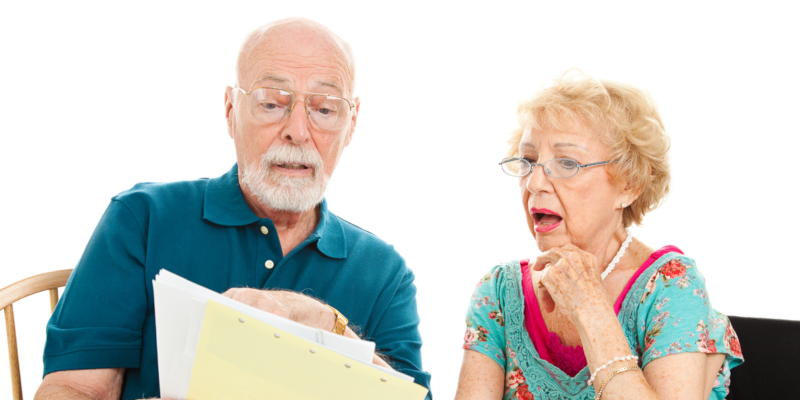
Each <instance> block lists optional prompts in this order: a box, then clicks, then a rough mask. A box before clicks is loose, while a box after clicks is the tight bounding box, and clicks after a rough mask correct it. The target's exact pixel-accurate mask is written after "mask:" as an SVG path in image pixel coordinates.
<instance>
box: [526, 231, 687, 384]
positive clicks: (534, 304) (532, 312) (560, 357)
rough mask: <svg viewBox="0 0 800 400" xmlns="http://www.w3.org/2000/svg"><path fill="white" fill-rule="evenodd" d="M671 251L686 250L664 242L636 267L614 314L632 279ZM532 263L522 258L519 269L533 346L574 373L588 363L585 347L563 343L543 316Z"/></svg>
mask: <svg viewBox="0 0 800 400" xmlns="http://www.w3.org/2000/svg"><path fill="white" fill-rule="evenodd" d="M669 252H675V253H681V254H683V252H682V251H681V250H680V249H679V248H677V247H675V246H664V247H662V248H660V249H658V250H656V251H655V252H653V254H650V257H649V258H648V259H647V261H645V262H644V264H642V266H641V267H639V269H638V270H636V273H634V274H633V276H631V279H630V280H628V284H627V285H625V288H624V289H622V293H620V295H619V297H618V298H617V301H616V302H615V303H614V313H615V314H619V311H620V309H621V308H622V302H623V301H624V300H625V296H627V295H628V292H629V291H630V290H631V287H633V283H634V282H636V279H638V278H639V276H641V275H642V273H643V272H644V271H645V270H647V268H649V267H650V266H651V265H653V263H654V262H655V261H656V260H658V259H659V258H661V256H663V255H664V254H666V253H669ZM529 263H530V260H527V259H525V260H520V262H519V264H520V269H521V270H522V295H523V297H524V299H525V329H526V330H527V331H528V336H530V338H531V340H532V341H533V346H534V347H535V348H536V351H537V352H538V353H539V358H541V359H543V360H545V361H547V362H549V363H550V364H552V365H555V366H556V367H558V368H560V369H561V370H562V371H564V372H565V373H567V374H569V375H570V376H575V375H576V374H577V373H578V372H580V370H581V369H583V368H584V367H586V355H585V354H584V353H583V347H581V346H574V347H573V346H564V345H563V344H562V343H561V339H560V338H559V337H558V335H557V334H555V333H552V332H550V331H548V330H547V326H546V325H545V323H544V317H542V311H541V310H540V309H539V301H538V299H537V298H536V292H535V291H534V290H533V282H531V272H530V268H528V265H529Z"/></svg>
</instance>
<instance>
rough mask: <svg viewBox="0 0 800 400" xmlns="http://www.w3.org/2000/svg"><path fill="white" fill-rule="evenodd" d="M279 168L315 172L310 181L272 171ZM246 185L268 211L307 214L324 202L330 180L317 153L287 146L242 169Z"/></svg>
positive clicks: (276, 149)
mask: <svg viewBox="0 0 800 400" xmlns="http://www.w3.org/2000/svg"><path fill="white" fill-rule="evenodd" d="M279 164H305V165H309V166H311V167H312V168H314V174H313V175H312V176H309V177H303V178H292V177H288V176H285V175H281V174H280V173H279V172H276V171H273V170H272V168H270V167H271V166H272V165H279ZM239 170H240V173H241V174H242V184H244V185H245V186H246V187H247V188H248V189H250V192H252V193H253V195H254V196H256V198H257V199H258V200H259V201H260V202H261V204H263V205H265V206H266V207H268V208H271V209H274V210H279V211H288V212H304V211H308V210H311V209H312V208H314V207H316V206H317V204H319V203H320V202H322V197H323V196H324V195H325V188H326V187H327V186H328V182H329V181H330V176H329V175H327V174H325V172H324V170H323V165H322V157H320V155H319V152H317V151H316V150H312V149H309V148H307V147H298V146H292V145H284V146H280V147H270V148H269V149H267V151H265V152H264V154H262V155H261V159H260V160H259V162H258V163H255V162H254V163H251V165H248V166H246V167H245V166H243V165H240V166H239Z"/></svg>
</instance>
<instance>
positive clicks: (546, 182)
mask: <svg viewBox="0 0 800 400" xmlns="http://www.w3.org/2000/svg"><path fill="white" fill-rule="evenodd" d="M544 169H545V167H544V166H543V165H534V166H533V167H532V170H531V173H530V174H528V176H526V177H525V178H524V179H525V185H526V187H527V189H528V191H529V192H531V193H537V192H550V191H552V188H553V185H551V183H550V178H549V177H548V176H547V174H546V173H545V172H544Z"/></svg>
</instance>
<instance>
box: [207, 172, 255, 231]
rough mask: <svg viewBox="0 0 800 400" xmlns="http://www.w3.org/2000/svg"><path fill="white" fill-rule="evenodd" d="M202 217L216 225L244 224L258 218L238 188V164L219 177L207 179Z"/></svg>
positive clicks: (248, 223)
mask: <svg viewBox="0 0 800 400" xmlns="http://www.w3.org/2000/svg"><path fill="white" fill-rule="evenodd" d="M203 219H205V220H207V221H209V222H213V223H215V224H217V225H225V226H244V225H250V224H252V223H254V222H256V221H259V220H260V218H258V216H257V215H256V214H254V213H253V211H252V210H250V207H248V206H247V202H245V201H244V195H243V194H242V189H241V188H239V166H238V165H237V164H234V165H233V168H231V170H230V171H228V172H227V173H226V174H225V175H222V176H220V177H219V178H214V179H209V180H208V184H206V195H205V199H204V201H203Z"/></svg>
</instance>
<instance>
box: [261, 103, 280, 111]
mask: <svg viewBox="0 0 800 400" xmlns="http://www.w3.org/2000/svg"><path fill="white" fill-rule="evenodd" d="M261 108H263V109H265V110H274V109H276V108H278V105H277V104H275V103H261Z"/></svg>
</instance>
